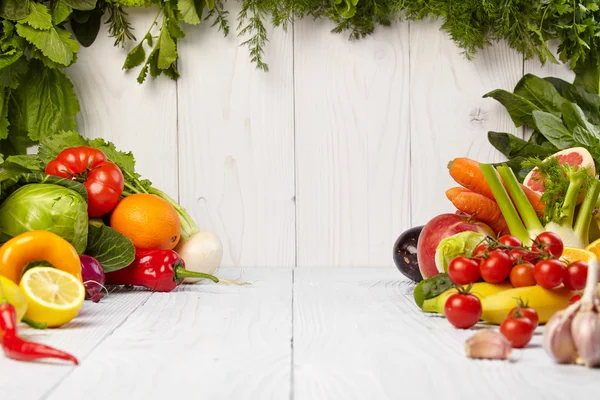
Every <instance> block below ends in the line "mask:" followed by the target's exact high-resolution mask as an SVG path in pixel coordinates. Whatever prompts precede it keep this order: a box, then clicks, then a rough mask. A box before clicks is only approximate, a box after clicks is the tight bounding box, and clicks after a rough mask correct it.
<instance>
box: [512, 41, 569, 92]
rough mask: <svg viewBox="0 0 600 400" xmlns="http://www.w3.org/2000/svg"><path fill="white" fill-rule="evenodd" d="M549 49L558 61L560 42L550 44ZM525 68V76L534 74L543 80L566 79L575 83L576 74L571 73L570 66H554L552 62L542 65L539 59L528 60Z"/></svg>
mask: <svg viewBox="0 0 600 400" xmlns="http://www.w3.org/2000/svg"><path fill="white" fill-rule="evenodd" d="M548 47H550V50H551V51H552V52H553V53H554V56H555V57H556V59H557V60H558V54H557V50H558V42H557V41H552V42H549V44H548ZM523 67H524V68H523V72H524V73H525V74H534V75H537V76H539V77H541V78H545V77H547V76H553V77H556V78H561V79H564V80H566V81H567V82H573V79H575V73H573V71H571V69H570V68H569V66H568V65H566V64H553V63H551V62H546V64H545V65H542V64H541V63H540V61H539V59H538V58H532V59H530V60H526V61H525V62H524V64H523Z"/></svg>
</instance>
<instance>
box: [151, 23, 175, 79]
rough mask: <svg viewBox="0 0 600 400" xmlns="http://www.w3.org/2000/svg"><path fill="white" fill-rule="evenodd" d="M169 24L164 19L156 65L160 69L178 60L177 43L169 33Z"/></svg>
mask: <svg viewBox="0 0 600 400" xmlns="http://www.w3.org/2000/svg"><path fill="white" fill-rule="evenodd" d="M167 24H168V22H167V21H163V26H162V28H161V30H160V37H159V38H158V43H157V48H158V58H157V64H156V65H157V66H158V68H159V69H167V68H169V67H170V66H171V64H173V63H174V62H175V61H177V45H176V44H175V41H174V40H173V38H172V37H171V34H170V33H169V29H168V26H166V25H167ZM153 76H154V75H153Z"/></svg>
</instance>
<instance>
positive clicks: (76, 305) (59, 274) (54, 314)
mask: <svg viewBox="0 0 600 400" xmlns="http://www.w3.org/2000/svg"><path fill="white" fill-rule="evenodd" d="M19 286H20V287H21V289H23V292H25V296H26V297H27V303H28V307H27V313H26V314H25V315H27V316H28V317H29V318H31V319H32V320H34V321H37V322H42V323H46V324H47V325H48V327H57V326H61V325H64V324H66V323H67V322H69V321H71V320H72V319H73V318H75V316H77V314H78V313H79V311H80V310H81V307H82V306H83V300H84V299H85V288H84V287H83V284H82V283H81V282H80V281H79V280H78V279H77V278H75V277H74V276H73V275H71V274H69V273H68V272H64V271H61V270H59V269H55V268H50V267H36V268H32V269H30V270H28V271H27V272H25V274H24V275H23V277H22V278H21V284H20V285H19Z"/></svg>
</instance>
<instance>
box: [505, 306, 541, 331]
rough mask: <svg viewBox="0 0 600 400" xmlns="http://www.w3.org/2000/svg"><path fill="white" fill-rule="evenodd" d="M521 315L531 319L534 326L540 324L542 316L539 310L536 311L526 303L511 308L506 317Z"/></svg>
mask: <svg viewBox="0 0 600 400" xmlns="http://www.w3.org/2000/svg"><path fill="white" fill-rule="evenodd" d="M519 317H525V318H527V319H529V320H530V321H531V323H532V324H533V327H534V328H536V327H537V326H538V323H539V322H540V317H539V316H538V313H537V311H535V310H534V309H533V308H531V307H527V306H524V305H519V306H516V307H515V308H513V309H512V310H510V311H509V312H508V315H507V316H506V318H519Z"/></svg>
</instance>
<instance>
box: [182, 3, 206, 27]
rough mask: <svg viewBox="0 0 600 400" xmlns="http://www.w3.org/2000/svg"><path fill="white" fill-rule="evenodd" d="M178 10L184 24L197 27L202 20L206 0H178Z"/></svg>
mask: <svg viewBox="0 0 600 400" xmlns="http://www.w3.org/2000/svg"><path fill="white" fill-rule="evenodd" d="M213 6H214V5H213ZM177 9H178V10H179V13H180V14H181V19H182V20H183V22H185V23H186V24H191V25H197V24H199V23H200V21H201V20H202V10H203V9H204V0H178V1H177Z"/></svg>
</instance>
